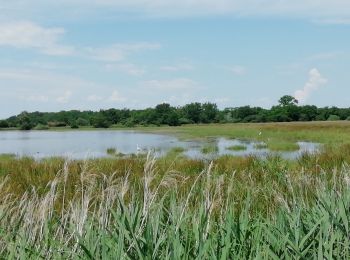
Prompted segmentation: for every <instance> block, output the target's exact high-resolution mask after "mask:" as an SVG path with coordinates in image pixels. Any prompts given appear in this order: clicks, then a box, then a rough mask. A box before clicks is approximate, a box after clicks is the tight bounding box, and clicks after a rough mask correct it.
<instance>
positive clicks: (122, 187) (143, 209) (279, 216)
mask: <svg viewBox="0 0 350 260" xmlns="http://www.w3.org/2000/svg"><path fill="white" fill-rule="evenodd" d="M343 149H346V148H343ZM341 154H343V156H345V155H344V154H345V150H344V151H343V152H342V153H341ZM326 156H327V155H326V154H323V153H322V154H318V155H307V154H305V155H303V156H302V157H301V158H300V160H299V161H298V162H290V161H285V160H282V159H281V158H280V157H278V156H275V157H270V158H267V159H266V160H259V159H257V158H254V157H246V158H237V157H228V156H227V157H222V158H219V159H217V160H215V161H214V162H211V163H205V162H202V161H195V160H186V159H183V158H182V159H178V160H177V159H175V160H173V161H171V158H163V159H159V160H155V159H154V158H152V157H151V156H148V157H147V158H142V157H141V158H122V159H100V160H94V161H86V162H82V161H64V160H63V159H59V158H57V159H49V160H44V161H35V160H33V159H30V158H23V159H15V158H13V159H9V158H7V159H6V160H3V161H1V160H0V169H1V171H2V172H1V174H2V181H1V185H0V198H1V200H0V232H1V235H0V257H1V258H5V259H12V258H18V259H31V258H35V259H38V258H44V259H64V258H66V259H70V258H77V257H80V258H87V259H309V258H318V259H337V258H338V259H347V258H349V257H350V251H349V250H350V240H349V235H350V233H349V232H350V231H349V224H350V223H349V222H350V219H349V218H350V189H349V188H350V166H349V165H348V164H347V158H346V157H344V158H340V154H339V155H336V152H335V151H334V156H333V157H332V158H333V161H330V162H328V163H329V164H326V161H323V160H326V159H327V158H326ZM338 156H339V157H338ZM324 157H325V158H324ZM12 160H13V161H12ZM331 165H332V167H331ZM111 169H114V170H112V171H111ZM21 170H22V171H21Z"/></svg>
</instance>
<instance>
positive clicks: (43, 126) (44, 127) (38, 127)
mask: <svg viewBox="0 0 350 260" xmlns="http://www.w3.org/2000/svg"><path fill="white" fill-rule="evenodd" d="M48 129H49V127H48V126H47V125H43V124H37V125H36V126H35V127H34V130H48Z"/></svg>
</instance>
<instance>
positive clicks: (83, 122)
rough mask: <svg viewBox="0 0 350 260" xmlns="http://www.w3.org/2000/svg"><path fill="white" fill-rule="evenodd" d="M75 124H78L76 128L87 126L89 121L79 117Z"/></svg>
mask: <svg viewBox="0 0 350 260" xmlns="http://www.w3.org/2000/svg"><path fill="white" fill-rule="evenodd" d="M76 123H77V124H78V126H88V125H90V122H89V120H86V119H84V118H81V117H79V118H78V119H77V122H76Z"/></svg>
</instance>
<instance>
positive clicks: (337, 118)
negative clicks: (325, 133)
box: [327, 115, 340, 121]
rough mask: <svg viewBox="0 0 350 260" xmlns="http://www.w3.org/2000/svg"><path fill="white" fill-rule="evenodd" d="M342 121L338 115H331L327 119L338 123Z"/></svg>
mask: <svg viewBox="0 0 350 260" xmlns="http://www.w3.org/2000/svg"><path fill="white" fill-rule="evenodd" d="M338 120H340V117H339V116H337V115H330V116H329V117H328V119H327V121H338Z"/></svg>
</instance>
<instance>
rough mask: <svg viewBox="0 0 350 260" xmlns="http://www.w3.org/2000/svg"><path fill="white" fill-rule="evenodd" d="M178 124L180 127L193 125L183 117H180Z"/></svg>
mask: <svg viewBox="0 0 350 260" xmlns="http://www.w3.org/2000/svg"><path fill="white" fill-rule="evenodd" d="M179 124H180V125H187V124H193V121H192V120H190V119H188V118H185V117H181V118H180V119H179Z"/></svg>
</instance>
